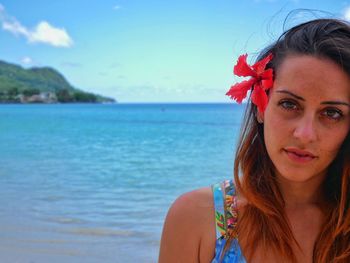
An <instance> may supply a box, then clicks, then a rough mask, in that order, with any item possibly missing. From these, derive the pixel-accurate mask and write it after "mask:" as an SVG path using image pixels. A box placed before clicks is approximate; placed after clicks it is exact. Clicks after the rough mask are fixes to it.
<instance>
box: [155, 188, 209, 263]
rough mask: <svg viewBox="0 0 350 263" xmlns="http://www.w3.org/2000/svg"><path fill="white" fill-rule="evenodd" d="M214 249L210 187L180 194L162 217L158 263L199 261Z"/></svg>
mask: <svg viewBox="0 0 350 263" xmlns="http://www.w3.org/2000/svg"><path fill="white" fill-rule="evenodd" d="M204 248H205V249H204ZM208 249H209V251H207V250H208ZM214 249H215V221H214V204H213V194H212V190H211V188H210V187H205V188H201V189H197V190H194V191H191V192H188V193H185V194H182V195H181V196H179V197H178V198H177V199H176V200H175V201H174V203H173V204H172V205H171V207H170V209H169V211H168V214H167V216H166V219H165V223H164V228H163V234H162V240H161V246H160V255H159V262H160V263H162V262H199V261H202V258H203V257H204V258H210V257H212V255H213V253H214ZM211 250H212V251H211ZM203 251H206V254H207V255H208V256H206V255H205V253H204V254H203Z"/></svg>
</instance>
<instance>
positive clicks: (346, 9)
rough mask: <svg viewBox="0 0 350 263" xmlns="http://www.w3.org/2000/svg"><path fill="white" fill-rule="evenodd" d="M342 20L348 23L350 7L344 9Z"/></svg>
mask: <svg viewBox="0 0 350 263" xmlns="http://www.w3.org/2000/svg"><path fill="white" fill-rule="evenodd" d="M343 18H344V19H345V20H348V21H350V6H348V7H347V8H345V9H344V12H343Z"/></svg>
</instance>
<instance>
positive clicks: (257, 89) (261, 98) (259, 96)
mask: <svg viewBox="0 0 350 263" xmlns="http://www.w3.org/2000/svg"><path fill="white" fill-rule="evenodd" d="M252 102H253V103H254V104H255V105H256V106H257V107H258V111H259V112H260V113H263V112H264V111H265V109H266V106H267V102H268V97H267V95H266V93H265V90H264V89H263V87H262V86H261V85H260V83H256V84H255V85H254V89H253V92H252Z"/></svg>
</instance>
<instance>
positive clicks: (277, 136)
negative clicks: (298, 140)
mask: <svg viewBox="0 0 350 263" xmlns="http://www.w3.org/2000/svg"><path fill="white" fill-rule="evenodd" d="M289 136H290V129H289V126H288V123H287V122H286V120H284V119H283V118H281V117H280V116H278V115H277V114H273V116H272V115H271V114H269V112H266V114H265V117H264V139H265V145H266V148H267V151H268V153H269V154H270V155H271V154H272V153H273V152H274V151H276V150H277V151H278V150H279V148H281V147H283V145H282V143H283V141H285V140H286V139H287V138H289ZM270 157H271V156H270Z"/></svg>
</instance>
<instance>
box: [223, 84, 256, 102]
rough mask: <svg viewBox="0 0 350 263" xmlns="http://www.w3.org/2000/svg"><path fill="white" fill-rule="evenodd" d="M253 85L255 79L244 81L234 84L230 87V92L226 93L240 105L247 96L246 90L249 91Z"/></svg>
mask: <svg viewBox="0 0 350 263" xmlns="http://www.w3.org/2000/svg"><path fill="white" fill-rule="evenodd" d="M254 83H255V79H253V78H251V79H249V80H244V81H242V82H240V83H236V84H235V85H233V86H231V88H230V90H229V91H228V92H227V93H226V95H227V96H230V97H231V99H234V100H235V101H237V102H238V103H242V100H243V99H244V98H245V97H246V96H247V92H248V90H250V89H251V88H252V86H253V84H254Z"/></svg>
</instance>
